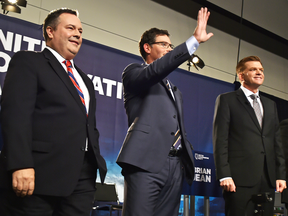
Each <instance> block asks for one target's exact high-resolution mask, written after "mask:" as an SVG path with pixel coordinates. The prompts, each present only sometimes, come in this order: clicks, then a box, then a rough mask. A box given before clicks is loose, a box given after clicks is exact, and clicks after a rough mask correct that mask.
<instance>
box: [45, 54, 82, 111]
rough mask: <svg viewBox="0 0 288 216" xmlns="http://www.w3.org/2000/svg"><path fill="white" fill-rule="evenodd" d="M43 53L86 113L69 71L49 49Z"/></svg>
mask: <svg viewBox="0 0 288 216" xmlns="http://www.w3.org/2000/svg"><path fill="white" fill-rule="evenodd" d="M43 54H44V56H45V58H46V59H48V62H49V64H50V65H51V67H52V68H53V70H54V72H55V73H56V74H57V75H58V77H59V78H60V79H61V80H62V81H63V83H64V84H65V86H66V87H67V89H68V90H69V92H70V94H71V95H72V97H73V98H74V99H75V101H76V102H77V104H78V106H79V107H80V109H81V110H82V112H83V113H84V114H85V115H86V110H85V107H84V106H83V104H82V102H81V99H80V97H79V94H78V92H77V90H76V88H75V86H74V85H73V83H72V82H71V80H70V78H69V76H68V74H67V72H66V71H65V70H64V68H63V67H62V66H61V64H60V63H59V61H58V60H57V59H56V58H55V56H54V55H53V54H52V53H51V52H50V51H49V50H48V49H44V50H43ZM77 70H78V69H77Z"/></svg>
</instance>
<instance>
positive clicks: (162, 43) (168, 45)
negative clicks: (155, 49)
mask: <svg viewBox="0 0 288 216" xmlns="http://www.w3.org/2000/svg"><path fill="white" fill-rule="evenodd" d="M152 44H157V45H160V46H161V47H163V48H165V49H169V47H170V48H171V49H172V50H173V49H174V45H173V44H169V43H167V42H165V41H159V42H154V43H152Z"/></svg>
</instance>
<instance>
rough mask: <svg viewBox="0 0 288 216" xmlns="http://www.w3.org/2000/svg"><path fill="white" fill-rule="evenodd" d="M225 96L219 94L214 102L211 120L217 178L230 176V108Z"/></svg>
mask: <svg viewBox="0 0 288 216" xmlns="http://www.w3.org/2000/svg"><path fill="white" fill-rule="evenodd" d="M225 99H226V98H225V97H223V95H219V96H218V97H217V99H216V103H215V113H214V121H213V151H214V161H215V167H216V178H217V179H218V180H219V179H221V178H225V177H231V176H232V174H231V170H230V165H229V163H228V135H229V125H230V110H229V106H228V103H227V101H226V100H225Z"/></svg>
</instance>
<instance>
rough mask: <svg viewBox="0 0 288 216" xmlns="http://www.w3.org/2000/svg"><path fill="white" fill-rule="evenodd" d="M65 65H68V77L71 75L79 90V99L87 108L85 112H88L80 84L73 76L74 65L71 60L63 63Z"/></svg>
mask: <svg viewBox="0 0 288 216" xmlns="http://www.w3.org/2000/svg"><path fill="white" fill-rule="evenodd" d="M63 63H64V64H65V65H66V67H67V71H68V75H69V77H70V79H71V81H72V83H73V84H74V86H75V88H76V90H77V92H78V94H79V97H80V99H81V101H82V103H83V105H84V107H85V110H86V105H85V100H84V95H83V92H82V90H81V88H80V86H79V84H78V82H77V81H76V79H75V77H74V75H73V71H72V64H71V62H70V61H69V60H66V61H63ZM86 113H87V110H86Z"/></svg>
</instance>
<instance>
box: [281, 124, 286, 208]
mask: <svg viewBox="0 0 288 216" xmlns="http://www.w3.org/2000/svg"><path fill="white" fill-rule="evenodd" d="M280 131H281V138H282V144H283V151H284V156H285V162H286V163H285V164H286V178H285V180H286V183H287V181H288V172H287V169H288V119H285V120H283V121H281V122H280ZM281 201H282V202H285V203H288V189H284V191H283V192H282V199H281Z"/></svg>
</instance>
